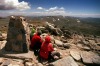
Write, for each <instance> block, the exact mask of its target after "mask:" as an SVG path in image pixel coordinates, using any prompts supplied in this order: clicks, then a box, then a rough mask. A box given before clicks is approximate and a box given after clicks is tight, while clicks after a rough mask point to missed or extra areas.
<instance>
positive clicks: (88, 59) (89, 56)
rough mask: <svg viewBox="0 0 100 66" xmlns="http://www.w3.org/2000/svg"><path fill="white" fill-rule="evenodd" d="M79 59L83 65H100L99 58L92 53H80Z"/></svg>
mask: <svg viewBox="0 0 100 66" xmlns="http://www.w3.org/2000/svg"><path fill="white" fill-rule="evenodd" d="M81 57H82V60H83V62H84V63H86V64H93V63H95V64H100V56H99V55H98V54H96V53H93V52H86V51H82V52H81Z"/></svg>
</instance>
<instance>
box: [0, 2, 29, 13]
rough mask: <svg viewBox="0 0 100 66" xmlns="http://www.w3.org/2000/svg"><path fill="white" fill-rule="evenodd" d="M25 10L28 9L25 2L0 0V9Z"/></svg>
mask: <svg viewBox="0 0 100 66" xmlns="http://www.w3.org/2000/svg"><path fill="white" fill-rule="evenodd" d="M12 9H17V10H21V11H22V10H27V9H30V6H29V4H28V3H27V2H25V1H22V2H19V1H18V0H0V10H12Z"/></svg>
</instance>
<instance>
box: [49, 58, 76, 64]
mask: <svg viewBox="0 0 100 66" xmlns="http://www.w3.org/2000/svg"><path fill="white" fill-rule="evenodd" d="M51 65H52V66H78V65H77V63H76V62H75V61H74V59H73V58H72V57H71V56H68V57H65V58H62V59H60V60H57V61H55V62H53V63H52V64H51Z"/></svg>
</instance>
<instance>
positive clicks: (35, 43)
mask: <svg viewBox="0 0 100 66" xmlns="http://www.w3.org/2000/svg"><path fill="white" fill-rule="evenodd" d="M41 44H42V40H41V37H40V36H39V35H37V34H35V35H34V36H33V37H32V40H31V45H30V48H31V49H34V48H40V47H41Z"/></svg>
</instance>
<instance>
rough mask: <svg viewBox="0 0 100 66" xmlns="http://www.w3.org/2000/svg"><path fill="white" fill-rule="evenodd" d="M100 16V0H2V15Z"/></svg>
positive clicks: (0, 10) (0, 0)
mask: <svg viewBox="0 0 100 66" xmlns="http://www.w3.org/2000/svg"><path fill="white" fill-rule="evenodd" d="M9 15H24V16H57V15H62V16H75V17H100V0H0V16H9Z"/></svg>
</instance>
